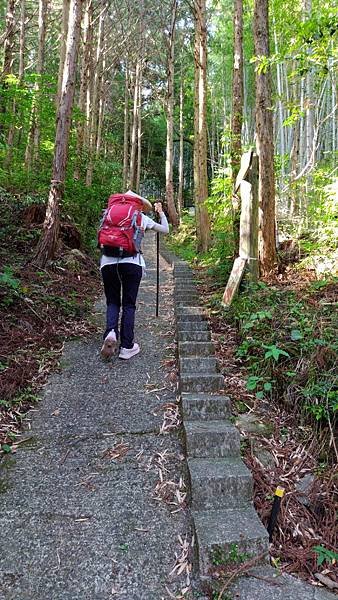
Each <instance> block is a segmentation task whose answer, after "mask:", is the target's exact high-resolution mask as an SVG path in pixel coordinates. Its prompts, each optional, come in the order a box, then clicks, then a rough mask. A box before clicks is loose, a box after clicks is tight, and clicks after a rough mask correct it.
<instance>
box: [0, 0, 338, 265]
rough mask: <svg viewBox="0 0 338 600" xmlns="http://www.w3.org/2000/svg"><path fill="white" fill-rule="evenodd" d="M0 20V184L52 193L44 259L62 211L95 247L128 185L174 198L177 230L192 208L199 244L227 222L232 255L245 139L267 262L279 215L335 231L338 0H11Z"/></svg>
mask: <svg viewBox="0 0 338 600" xmlns="http://www.w3.org/2000/svg"><path fill="white" fill-rule="evenodd" d="M0 17H1V52H2V54H1V75H0V78H1V81H0V85H1V98H0V144H1V145H0V186H2V187H3V188H5V189H8V190H10V191H14V192H15V193H16V194H17V195H19V197H20V199H21V201H22V202H23V203H25V202H26V203H42V204H45V205H46V208H47V210H46V218H45V223H44V233H43V235H42V238H41V240H40V243H39V245H38V248H37V249H36V253H35V262H36V263H37V264H40V265H43V264H45V263H46V261H48V260H49V259H50V258H51V257H52V256H53V255H54V254H55V252H56V250H57V245H58V237H59V223H60V219H61V218H62V216H63V215H70V217H71V218H72V219H73V221H74V222H75V223H76V224H77V225H78V226H79V228H80V230H81V231H82V233H83V235H84V239H85V243H86V244H87V245H88V244H90V243H91V242H92V243H93V244H94V243H95V242H94V241H93V240H94V236H93V231H94V230H95V228H96V225H97V220H98V216H99V213H100V210H101V208H102V206H103V205H104V203H105V200H106V197H107V196H108V195H109V194H110V193H111V192H114V191H118V190H120V189H127V188H132V189H134V190H136V191H141V192H142V193H144V194H146V195H148V196H149V197H162V198H165V202H166V208H167V211H168V214H169V218H170V221H171V223H172V225H173V227H174V228H176V227H177V226H178V225H179V223H180V221H181V219H182V215H183V214H184V210H185V209H186V208H187V207H189V206H195V214H196V235H197V247H198V250H199V251H200V252H207V251H208V249H209V248H210V247H211V246H212V245H213V244H215V240H216V238H217V233H218V230H221V229H223V232H224V230H227V231H229V239H230V238H231V244H232V246H233V248H232V250H233V253H234V254H236V244H237V241H236V227H234V223H236V220H238V214H237V212H238V207H237V206H236V202H234V199H233V194H232V185H233V181H234V180H235V178H236V175H237V172H238V168H239V160H240V156H241V154H242V152H243V151H244V150H246V149H248V148H249V147H255V148H256V151H257V154H258V159H259V202H260V263H261V268H262V271H263V272H264V271H269V270H270V269H271V268H272V267H273V264H274V262H275V252H276V226H275V223H276V219H277V222H281V223H282V222H283V223H287V224H288V226H290V227H291V228H296V229H297V231H298V233H299V232H302V231H304V230H305V229H311V228H312V229H316V228H317V230H318V228H319V229H320V231H322V230H323V228H322V226H323V224H324V225H325V226H327V227H326V229H325V227H324V229H325V232H324V233H323V235H324V237H325V236H331V237H333V229H332V223H333V221H334V210H335V205H334V202H335V201H334V194H333V192H332V190H333V188H334V185H335V182H336V180H337V167H336V163H335V161H336V156H337V139H338V125H337V118H336V117H337V69H336V66H337V45H336V40H337V26H338V17H337V11H336V9H335V7H334V5H333V4H332V3H330V2H318V0H296V1H294V2H291V1H290V0H285V1H283V2H281V0H273V1H272V0H270V1H268V0H255V1H254V0H234V1H233V2H232V1H231V2H230V0H219V1H212V0H210V1H209V2H205V0H191V1H188V0H163V2H161V3H158V2H155V1H154V0H140V1H139V2H134V1H132V0H123V1H122V2H118V1H117V0H112V1H106V0H63V2H61V1H60V0H39V1H38V2H35V1H33V0H7V2H4V1H3V0H2V2H1V3H0ZM48 190H49V192H48ZM227 228H228V229H227ZM231 232H232V233H231ZM223 239H224V238H223Z"/></svg>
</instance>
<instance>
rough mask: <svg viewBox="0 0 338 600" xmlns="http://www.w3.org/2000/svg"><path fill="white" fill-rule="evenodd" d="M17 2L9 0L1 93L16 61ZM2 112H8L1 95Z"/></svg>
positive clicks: (0, 78) (0, 107)
mask: <svg viewBox="0 0 338 600" xmlns="http://www.w3.org/2000/svg"><path fill="white" fill-rule="evenodd" d="M15 4H16V2H15V0H8V2H7V12H6V29H5V34H4V55H3V63H2V69H1V77H0V92H1V90H5V89H6V88H7V83H6V77H7V76H8V75H10V73H11V72H12V67H13V61H14V42H15V29H16V27H15ZM0 112H1V113H2V114H4V113H5V112H6V100H5V98H4V96H3V94H2V93H0ZM3 132H4V125H3V124H2V123H0V135H1V134H3Z"/></svg>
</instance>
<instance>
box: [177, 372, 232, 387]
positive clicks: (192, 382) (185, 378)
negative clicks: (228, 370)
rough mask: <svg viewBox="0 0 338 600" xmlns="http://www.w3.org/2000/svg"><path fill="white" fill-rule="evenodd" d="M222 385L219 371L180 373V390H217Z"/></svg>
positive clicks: (222, 380)
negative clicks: (201, 373) (199, 373)
mask: <svg viewBox="0 0 338 600" xmlns="http://www.w3.org/2000/svg"><path fill="white" fill-rule="evenodd" d="M223 385H224V378H223V375H221V374H220V373H204V374H203V375H198V374H196V375H186V374H185V373H181V376H180V386H181V392H218V391H219V390H220V389H221V387H222V386H223Z"/></svg>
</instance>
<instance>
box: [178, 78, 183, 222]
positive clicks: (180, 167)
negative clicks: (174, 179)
mask: <svg viewBox="0 0 338 600" xmlns="http://www.w3.org/2000/svg"><path fill="white" fill-rule="evenodd" d="M183 104H184V88H183V69H181V83H180V157H179V163H178V193H177V210H178V214H179V217H181V213H182V210H183V207H184V201H183V186H184V126H183Z"/></svg>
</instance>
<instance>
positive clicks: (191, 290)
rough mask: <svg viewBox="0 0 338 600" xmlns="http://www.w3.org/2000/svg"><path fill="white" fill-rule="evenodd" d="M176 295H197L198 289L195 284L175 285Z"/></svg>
mask: <svg viewBox="0 0 338 600" xmlns="http://www.w3.org/2000/svg"><path fill="white" fill-rule="evenodd" d="M174 293H175V294H197V288H196V286H195V285H193V283H188V282H187V283H184V284H183V283H179V284H178V283H177V282H176V283H175V290H174Z"/></svg>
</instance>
